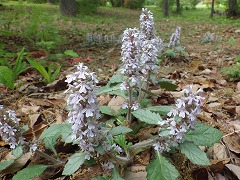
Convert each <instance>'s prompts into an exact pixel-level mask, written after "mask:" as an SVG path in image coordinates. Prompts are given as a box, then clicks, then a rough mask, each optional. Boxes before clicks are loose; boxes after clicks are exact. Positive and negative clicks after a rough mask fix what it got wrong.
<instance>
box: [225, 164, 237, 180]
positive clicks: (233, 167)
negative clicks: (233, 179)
mask: <svg viewBox="0 0 240 180" xmlns="http://www.w3.org/2000/svg"><path fill="white" fill-rule="evenodd" d="M225 166H226V167H227V168H228V169H229V170H230V171H232V172H233V174H235V175H236V176H237V177H238V179H240V167H239V166H236V165H234V164H225Z"/></svg>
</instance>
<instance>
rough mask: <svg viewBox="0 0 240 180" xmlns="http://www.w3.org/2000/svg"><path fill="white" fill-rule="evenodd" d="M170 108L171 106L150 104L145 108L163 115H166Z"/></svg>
mask: <svg viewBox="0 0 240 180" xmlns="http://www.w3.org/2000/svg"><path fill="white" fill-rule="evenodd" d="M172 108H173V106H150V107H147V108H145V109H147V110H150V111H154V112H158V113H159V114H161V115H164V116H165V115H167V113H169V112H170V111H171V109H172Z"/></svg>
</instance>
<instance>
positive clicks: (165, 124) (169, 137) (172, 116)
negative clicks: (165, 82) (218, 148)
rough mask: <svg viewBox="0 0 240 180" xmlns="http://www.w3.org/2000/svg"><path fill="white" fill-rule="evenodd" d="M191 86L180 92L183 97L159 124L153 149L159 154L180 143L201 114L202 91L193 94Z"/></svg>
mask: <svg viewBox="0 0 240 180" xmlns="http://www.w3.org/2000/svg"><path fill="white" fill-rule="evenodd" d="M193 87H194V86H193V85H190V86H189V87H188V88H187V89H184V90H182V92H183V95H184V97H181V98H180V99H177V103H176V105H175V107H174V108H173V109H172V110H171V111H170V112H169V113H168V118H167V119H165V120H163V121H162V122H159V125H160V126H161V128H160V131H159V139H158V141H157V143H156V144H154V149H155V150H158V151H160V152H162V151H169V150H170V147H171V146H177V145H178V144H179V143H181V142H182V140H183V136H184V134H185V133H186V132H187V131H188V130H189V129H193V128H194V126H195V124H196V122H197V115H199V114H200V112H201V107H202V105H203V104H202V100H203V99H204V98H203V97H201V96H200V95H199V94H200V93H201V92H203V91H202V89H199V90H198V91H196V92H193Z"/></svg>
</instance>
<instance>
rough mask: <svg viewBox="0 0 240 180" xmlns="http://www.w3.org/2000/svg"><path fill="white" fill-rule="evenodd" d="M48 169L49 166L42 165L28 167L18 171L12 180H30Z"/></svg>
mask: <svg viewBox="0 0 240 180" xmlns="http://www.w3.org/2000/svg"><path fill="white" fill-rule="evenodd" d="M48 167H49V166H47V165H43V164H36V165H29V166H27V167H26V168H24V169H22V170H20V171H18V173H17V174H16V175H14V176H13V180H19V179H24V180H31V179H32V178H34V177H36V176H39V175H41V174H42V173H43V172H44V171H45V169H47V168H48Z"/></svg>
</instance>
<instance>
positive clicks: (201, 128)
mask: <svg viewBox="0 0 240 180" xmlns="http://www.w3.org/2000/svg"><path fill="white" fill-rule="evenodd" d="M221 138H222V133H221V132H220V131H219V130H217V129H215V128H213V127H211V126H207V125H205V124H202V123H197V124H196V126H195V128H194V129H193V130H190V131H189V132H187V133H186V135H185V137H184V139H185V140H186V141H192V142H194V144H196V145H198V146H212V145H213V144H214V143H217V142H219V141H220V139H221Z"/></svg>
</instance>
